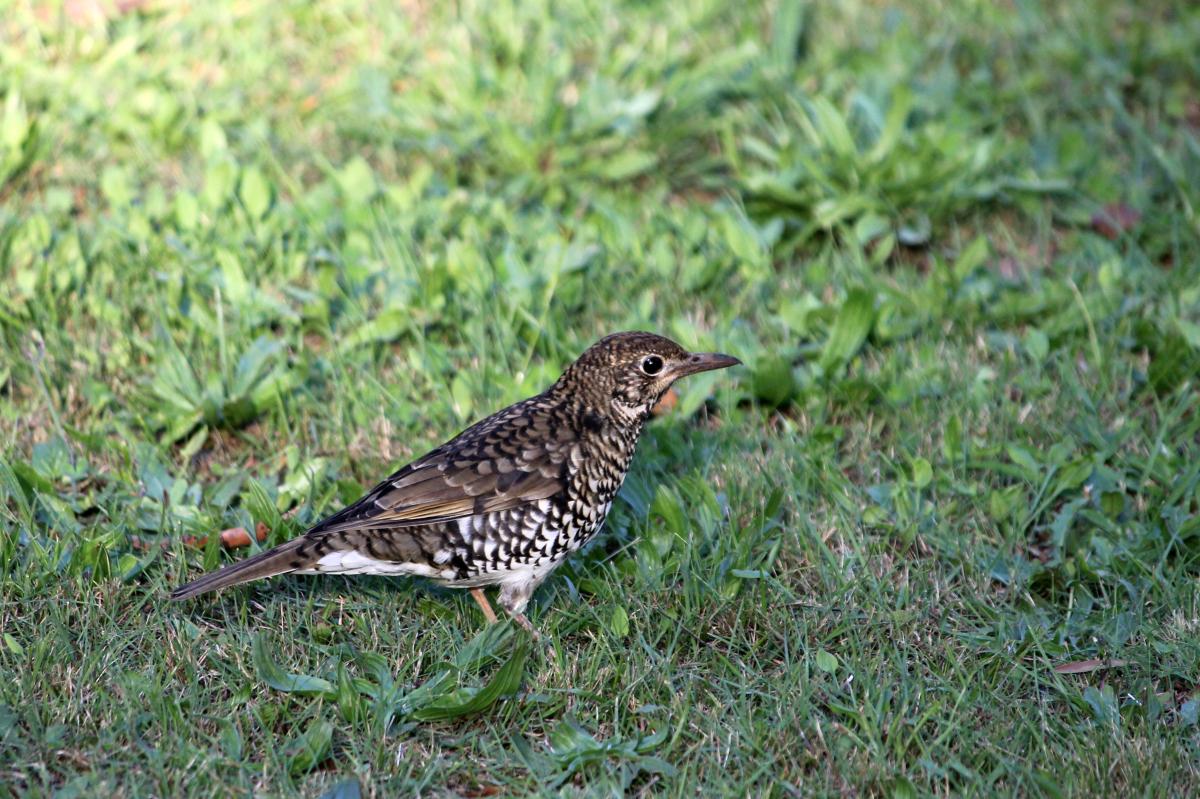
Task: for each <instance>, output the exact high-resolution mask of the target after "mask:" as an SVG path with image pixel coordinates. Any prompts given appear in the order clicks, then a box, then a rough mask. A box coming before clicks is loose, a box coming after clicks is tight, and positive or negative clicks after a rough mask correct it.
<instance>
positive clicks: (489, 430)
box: [309, 409, 579, 535]
mask: <svg viewBox="0 0 1200 799" xmlns="http://www.w3.org/2000/svg"><path fill="white" fill-rule="evenodd" d="M510 410H511V411H515V409H510ZM504 413H505V412H501V414H497V416H495V417H492V418H491V419H488V420H485V422H484V423H481V424H480V425H476V426H475V427H473V428H470V429H468V430H467V431H465V432H464V433H462V434H461V435H459V436H458V437H457V438H455V439H454V440H452V441H450V442H448V443H447V444H443V445H442V446H441V447H438V448H437V449H435V450H434V451H433V452H430V453H429V454H428V455H426V456H425V457H423V458H421V459H419V460H417V461H415V462H413V463H411V464H409V465H408V466H405V467H404V468H402V469H400V470H399V471H397V472H396V473H395V474H393V475H392V476H390V477H388V478H387V479H386V480H384V481H383V482H382V483H380V484H379V485H377V486H375V488H373V489H371V490H370V491H369V492H368V493H367V494H366V495H365V496H364V497H363V498H362V499H360V500H358V501H357V502H355V503H354V504H353V505H351V506H349V507H347V508H345V509H343V510H341V511H339V512H337V513H335V514H334V515H332V516H330V517H329V518H327V519H325V520H324V521H322V522H320V523H319V524H317V526H315V527H314V528H312V530H310V531H309V534H310V535H311V534H318V533H321V534H323V533H332V532H338V531H345V530H356V529H393V528H402V527H412V526H417V525H426V524H436V523H438V522H446V521H451V520H454V519H460V518H463V517H466V516H474V515H476V514H481V513H491V512H495V511H504V510H510V509H513V508H517V507H520V506H521V505H524V504H526V503H529V502H534V501H537V500H539V499H546V498H548V497H551V496H553V495H555V494H557V493H558V492H559V491H561V490H562V488H563V486H564V485H565V481H566V474H567V465H568V463H569V462H570V460H571V459H572V458H578V453H577V449H578V446H579V440H578V436H577V435H576V434H575V433H574V431H573V430H571V429H570V427H569V426H568V425H553V426H552V425H549V424H547V423H546V422H544V421H542V420H541V419H540V418H539V417H538V416H536V415H534V416H527V415H520V414H516V415H509V416H508V417H506V416H503V415H502V414H504Z"/></svg>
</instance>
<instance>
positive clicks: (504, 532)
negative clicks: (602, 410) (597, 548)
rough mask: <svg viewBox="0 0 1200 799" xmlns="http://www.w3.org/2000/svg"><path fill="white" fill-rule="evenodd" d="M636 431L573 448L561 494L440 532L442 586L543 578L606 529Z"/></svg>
mask: <svg viewBox="0 0 1200 799" xmlns="http://www.w3.org/2000/svg"><path fill="white" fill-rule="evenodd" d="M638 432H640V430H637V431H631V432H627V433H622V431H620V430H617V429H614V428H610V427H605V428H602V429H598V430H594V431H591V435H588V436H586V437H585V438H583V439H582V440H581V441H579V442H577V443H575V444H573V445H572V449H571V451H570V453H569V456H568V457H567V459H566V461H565V464H564V481H563V484H564V487H563V490H562V491H560V492H559V493H557V494H555V495H554V496H552V497H548V498H546V499H541V500H537V501H535V502H531V503H529V504H526V505H523V506H521V507H519V508H514V509H511V510H506V511H501V512H497V513H488V514H479V515H476V516H469V517H464V518H462V519H458V520H457V521H455V522H450V523H447V524H445V525H444V527H443V540H444V542H445V544H444V546H443V547H442V548H441V549H440V550H439V551H438V552H437V553H436V554H435V555H434V558H433V560H434V563H435V565H436V567H437V568H440V569H442V570H444V571H445V572H449V571H453V572H454V573H455V575H456V576H455V577H454V578H452V579H450V580H448V581H447V582H452V583H462V584H467V583H473V584H485V583H488V582H494V581H501V580H502V579H503V577H504V575H505V574H506V573H509V572H514V571H518V570H529V569H530V568H532V569H534V570H536V571H542V570H543V569H544V570H545V571H546V572H548V571H549V570H550V569H553V568H554V567H555V566H557V565H558V564H559V563H561V562H562V561H563V560H564V559H565V558H566V557H567V556H568V555H570V554H571V553H572V552H575V551H576V550H578V549H579V548H580V547H582V546H583V545H584V544H586V543H587V542H588V541H590V540H591V539H592V537H594V536H595V535H596V533H598V532H599V531H600V528H601V527H603V525H604V520H605V518H606V517H607V516H608V511H609V509H610V508H611V507H612V502H613V499H614V497H616V494H617V491H618V490H620V488H621V484H622V482H623V481H624V479H625V474H626V472H627V471H628V469H629V463H630V461H631V460H632V458H633V454H634V450H635V449H636V446H637V438H638V436H637V433H638Z"/></svg>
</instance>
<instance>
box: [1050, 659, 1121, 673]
mask: <svg viewBox="0 0 1200 799" xmlns="http://www.w3.org/2000/svg"><path fill="white" fill-rule="evenodd" d="M1124 665H1125V661H1124V660H1117V659H1113V660H1100V659H1099V658H1090V659H1088V660H1072V661H1071V662H1070V663H1059V664H1058V665H1057V666H1055V667H1054V672H1055V673H1056V674H1088V673H1090V672H1093V671H1100V670H1101V669H1119V668H1120V667H1121V666H1124Z"/></svg>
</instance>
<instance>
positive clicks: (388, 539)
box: [170, 331, 741, 637]
mask: <svg viewBox="0 0 1200 799" xmlns="http://www.w3.org/2000/svg"><path fill="white" fill-rule="evenodd" d="M740 363H741V361H739V360H738V359H737V358H734V357H732V356H730V355H724V354H722V353H717V352H689V351H688V350H686V349H684V348H683V347H682V346H680V345H679V344H677V343H675V342H674V341H672V340H671V339H669V338H665V337H663V336H660V335H656V334H654V333H646V332H638V331H633V332H623V333H613V334H611V335H609V336H605V337H604V338H602V339H600V340H599V341H597V342H596V343H595V344H593V345H592V346H590V347H588V348H587V350H585V351H584V352H583V354H582V355H580V356H579V358H578V359H577V360H575V361H574V362H573V363H572V364H571V365H570V366H568V367H567V369H566V370H565V371H564V372H563V373H562V375H561V376H560V377H559V378H558V379H557V380H556V381H555V382H554V384H553V385H551V386H550V387H549V388H548V389H546V390H545V391H543V392H542V393H541V394H538V395H536V396H533V397H530V398H528V399H525V400H522V401H520V402H517V403H515V404H513V405H510V406H509V407H507V408H504V409H503V410H501V411H498V412H497V413H494V414H492V415H491V416H489V417H487V418H485V419H483V420H482V421H479V422H477V423H475V424H474V425H472V426H471V427H468V428H467V429H466V430H464V431H462V432H461V433H459V434H458V435H457V436H455V437H454V438H452V439H450V440H449V441H447V442H446V443H444V444H442V445H441V446H439V447H437V448H435V449H434V450H432V451H431V452H429V453H428V454H426V455H424V456H422V457H420V458H418V459H416V460H415V461H413V462H412V463H409V464H408V465H406V466H403V467H401V468H400V469H399V470H397V471H396V472H394V473H393V474H392V475H390V476H389V477H388V478H387V479H385V480H383V482H381V483H379V484H378V485H377V486H375V487H374V488H372V489H371V490H370V491H368V492H367V493H366V494H364V495H363V496H362V498H360V499H359V500H358V501H356V502H354V503H353V504H351V505H349V506H347V507H345V508H343V509H342V510H339V511H337V512H336V513H334V514H332V515H330V516H328V517H326V518H324V519H322V520H321V521H320V522H318V523H317V524H316V525H314V526H313V527H312V528H310V529H309V530H307V531H306V532H305V533H303V534H302V535H300V536H298V537H296V538H293V539H292V540H290V541H288V542H286V543H284V544H281V545H279V546H277V547H275V548H273V549H270V550H267V551H266V552H262V553H260V554H258V555H255V556H253V557H250V558H248V559H246V560H244V561H242V562H240V563H236V564H233V565H229V566H225V567H224V568H221V569H219V570H217V571H213V572H210V573H208V574H205V575H203V576H201V577H199V578H198V579H196V580H194V581H192V582H190V583H187V584H186V585H184V586H182V587H180V588H177V589H175V590H174V591H173V592H171V594H170V597H171V599H175V600H182V599H188V598H191V597H195V596H198V595H200V594H204V593H207V592H209V591H216V590H219V589H222V588H227V587H229V586H234V585H239V584H241V583H246V582H250V581H252V580H258V579H261V578H267V577H274V576H276V575H280V574H371V575H409V576H417V577H424V578H428V579H430V580H432V581H433V582H435V583H437V584H440V585H445V586H449V587H452V588H463V589H468V590H469V591H470V592H471V596H472V597H473V598H474V599H475V601H476V603H478V605H479V608H480V610H481V611H482V612H483V615H484V618H485V619H487V621H488V622H489V623H495V622H496V621H497V620H498V618H497V616H496V614H495V612H494V611H493V610H492V607H491V604H490V603H489V602H488V600H487V596H486V594H484V592H483V589H484V588H486V587H494V586H498V587H499V592H498V601H499V604H500V606H501V607H502V608H503V609H504V611H506V612H507V614H508V616H509V617H510V618H511V619H512V620H513V621H514V622H515V623H517V624H518V625H520V626H521V627H522V628H524V629H525V630H527V631H529V632H530V633H532V634H533V635H534V637H538V636H537V632H536V631H535V630H534V628H533V626H532V624H531V623H530V621H529V619H528V618H527V617H526V616H525V608H526V607H527V605H528V603H529V600H530V597H531V596H532V595H533V593H534V591H535V590H536V589H537V588H538V586H539V585H541V584H542V582H543V581H544V580H545V579H546V578H547V577H548V576H549V575H550V573H551V572H553V571H554V569H556V568H557V567H558V566H560V565H561V564H562V563H563V561H564V560H566V558H567V557H568V556H569V555H571V554H572V553H573V552H575V551H577V550H579V549H580V548H581V547H583V546H584V545H585V544H587V543H588V541H590V540H591V539H592V538H593V537H594V536H595V535H596V534H597V533H598V532H599V531H600V529H601V527H602V526H603V524H604V520H605V518H606V517H607V515H608V512H609V509H610V508H611V507H612V503H613V499H614V498H615V497H616V495H617V491H618V490H619V489H620V488H621V484H622V483H623V482H624V480H625V475H626V474H627V473H628V471H629V466H630V463H631V461H632V460H633V456H634V451H635V449H636V448H637V444H638V439H639V438H640V437H641V434H642V431H643V429H644V428H645V425H646V421H647V419H649V417H650V414H651V410H652V409H653V408H654V407H655V405H656V404H657V403H658V402H659V400H660V399H661V398H662V397H663V396H664V395H665V394H666V393H667V392H668V391H669V389H670V388H671V386H672V385H673V384H674V383H675V381H676V380H678V379H680V378H682V377H686V376H688V375H692V374H696V373H698V372H705V371H709V370H713V369H724V368H727V367H731V366H735V365H738V364H740Z"/></svg>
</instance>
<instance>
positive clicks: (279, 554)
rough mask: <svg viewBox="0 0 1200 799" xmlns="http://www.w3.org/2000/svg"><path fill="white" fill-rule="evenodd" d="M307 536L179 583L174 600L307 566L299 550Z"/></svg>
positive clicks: (172, 597) (172, 596)
mask: <svg viewBox="0 0 1200 799" xmlns="http://www.w3.org/2000/svg"><path fill="white" fill-rule="evenodd" d="M304 542H305V538H304V536H300V537H299V538H293V539H292V540H291V541H288V542H287V543H286V544H280V545H279V546H277V547H275V548H274V549H268V550H267V551H266V552H262V553H259V554H258V555H255V556H254V557H252V558H247V559H246V560H244V561H242V562H241V563H235V564H233V565H232V566H226V567H224V568H222V569H218V570H217V571H214V572H209V573H208V574H205V575H203V576H202V577H199V578H197V579H195V580H193V581H192V582H190V583H188V584H187V585H183V586H180V587H179V588H176V589H175V590H174V591H172V592H171V599H190V598H191V597H194V596H199V595H200V594H205V593H208V592H209V591H218V590H220V589H222V588H228V587H229V586H231V585H240V584H241V583H248V582H250V581H251V580H259V579H262V578H264V577H274V576H275V575H277V574H286V573H287V572H293V571H296V570H297V569H300V568H303V567H304V566H305V565H307V564H306V563H305V562H304V561H305V558H304V557H303V554H302V553H301V552H299V550H300V548H301V546H302V545H303V544H304Z"/></svg>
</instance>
